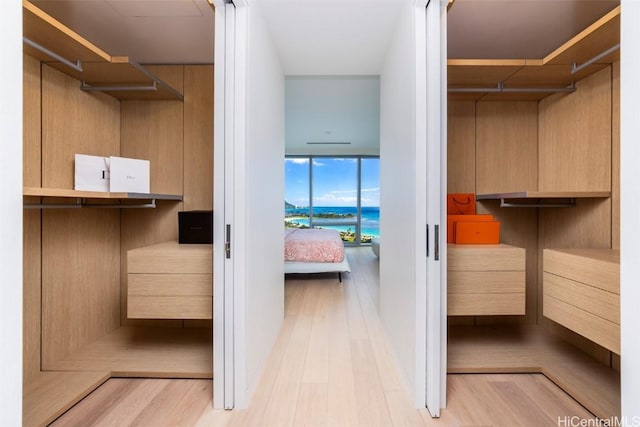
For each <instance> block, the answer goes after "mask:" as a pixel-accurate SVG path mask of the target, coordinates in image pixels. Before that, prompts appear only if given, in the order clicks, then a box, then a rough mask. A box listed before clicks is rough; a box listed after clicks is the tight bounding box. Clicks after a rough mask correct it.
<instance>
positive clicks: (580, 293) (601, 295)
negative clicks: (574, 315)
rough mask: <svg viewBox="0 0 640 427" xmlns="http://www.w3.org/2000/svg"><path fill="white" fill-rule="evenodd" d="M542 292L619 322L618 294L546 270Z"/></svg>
mask: <svg viewBox="0 0 640 427" xmlns="http://www.w3.org/2000/svg"><path fill="white" fill-rule="evenodd" d="M544 294H545V296H547V295H548V296H550V297H552V298H555V299H557V300H560V301H563V302H565V303H567V304H570V305H573V306H575V307H578V308H580V309H582V310H584V311H587V312H589V313H591V314H593V315H595V316H598V317H601V318H603V319H605V320H608V321H609V322H613V323H616V324H618V325H619V324H620V295H617V294H614V293H611V292H607V291H604V290H602V289H598V288H594V287H593V286H589V285H586V284H584V283H579V282H576V281H573V280H570V279H567V278H565V277H562V276H556V275H555V274H551V273H547V272H545V273H544Z"/></svg>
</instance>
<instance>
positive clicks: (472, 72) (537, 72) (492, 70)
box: [447, 6, 620, 101]
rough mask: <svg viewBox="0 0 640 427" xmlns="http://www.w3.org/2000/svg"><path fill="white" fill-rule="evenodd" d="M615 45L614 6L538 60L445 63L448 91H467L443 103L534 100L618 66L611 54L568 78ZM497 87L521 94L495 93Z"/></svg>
mask: <svg viewBox="0 0 640 427" xmlns="http://www.w3.org/2000/svg"><path fill="white" fill-rule="evenodd" d="M619 43H620V6H618V7H616V8H615V9H613V10H612V11H610V12H609V13H607V14H606V15H605V16H603V17H602V18H600V19H599V20H597V21H596V22H594V23H593V24H592V25H590V26H589V27H587V28H586V29H585V30H583V31H581V32H580V33H579V34H577V35H576V36H575V37H573V38H572V39H571V40H569V41H567V42H566V43H564V44H563V45H562V46H560V47H558V48H557V49H556V50H554V51H553V52H551V53H550V54H549V55H547V56H546V57H544V58H542V59H449V60H448V62H447V65H448V66H447V70H448V76H447V79H448V85H449V88H450V89H460V88H465V89H467V90H469V89H470V90H471V91H468V92H450V93H449V99H450V100H480V99H482V100H483V101H485V100H486V101H490V100H513V101H531V100H540V99H543V98H545V97H547V96H549V95H551V94H553V93H555V92H556V91H554V90H553V89H560V88H566V87H569V86H570V85H572V84H574V83H576V82H578V81H580V80H582V79H584V78H585V77H588V76H590V75H592V74H594V73H597V72H598V71H600V70H602V69H603V68H605V67H606V66H607V65H609V64H611V63H613V62H616V61H618V60H619V59H620V51H619V50H615V51H613V52H611V53H609V54H608V55H606V56H603V57H601V58H599V59H598V60H597V61H596V62H594V63H593V64H591V65H589V66H586V67H584V68H582V69H580V70H579V71H577V72H575V73H572V70H573V66H574V64H576V66H578V67H579V66H581V65H582V64H585V63H586V62H588V61H591V60H592V59H593V58H595V57H597V56H599V55H600V54H602V53H603V52H606V51H607V50H609V49H611V48H613V47H615V46H616V45H618V44H619ZM501 84H502V85H504V87H505V88H508V89H509V90H516V91H517V90H522V92H506V91H503V92H497V91H496V89H497V88H498V86H499V85H501ZM483 89H484V90H483ZM525 89H527V90H526V91H525ZM544 89H550V90H544Z"/></svg>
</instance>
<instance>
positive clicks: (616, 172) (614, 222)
mask: <svg viewBox="0 0 640 427" xmlns="http://www.w3.org/2000/svg"><path fill="white" fill-rule="evenodd" d="M612 69H613V81H612V88H611V90H612V93H611V96H612V99H611V247H612V248H613V249H620V61H618V62H615V63H613V65H612Z"/></svg>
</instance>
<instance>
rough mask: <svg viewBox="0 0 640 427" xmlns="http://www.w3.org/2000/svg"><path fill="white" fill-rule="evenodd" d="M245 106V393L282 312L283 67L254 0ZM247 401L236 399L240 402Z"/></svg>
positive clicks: (258, 372)
mask: <svg viewBox="0 0 640 427" xmlns="http://www.w3.org/2000/svg"><path fill="white" fill-rule="evenodd" d="M248 10H249V37H248V46H249V48H248V49H249V50H248V52H247V54H248V55H247V61H248V62H247V97H246V101H247V109H246V114H247V116H246V120H247V122H246V123H247V128H246V132H247V133H246V165H245V167H246V175H245V177H246V182H245V185H246V187H245V188H244V192H243V191H242V190H241V191H238V192H236V197H242V196H244V197H245V207H246V211H245V212H246V222H245V225H244V231H243V232H244V234H245V235H244V246H245V248H246V263H245V269H246V271H245V278H246V279H245V286H246V288H245V289H246V294H245V301H246V313H245V319H246V320H245V321H246V343H245V345H246V385H247V393H246V396H247V397H250V395H251V393H252V392H253V389H254V388H255V386H256V384H257V382H258V380H259V379H260V375H261V373H262V368H263V367H264V363H265V361H266V359H267V357H268V356H269V354H270V352H271V349H272V347H273V344H274V342H275V339H276V337H277V335H278V332H279V330H280V326H281V324H282V319H283V318H284V262H283V259H284V235H283V230H284V219H283V210H282V209H283V208H282V206H283V203H284V91H285V87H284V73H283V71H282V67H281V65H280V62H279V59H278V56H277V54H276V51H275V50H274V47H273V44H272V42H271V37H270V35H269V33H268V31H267V28H266V26H265V24H264V21H263V18H262V16H261V12H260V6H259V5H258V4H257V2H255V3H252V4H251V6H250V7H249V9H248ZM246 403H248V402H238V405H239V406H241V407H242V406H244V404H246Z"/></svg>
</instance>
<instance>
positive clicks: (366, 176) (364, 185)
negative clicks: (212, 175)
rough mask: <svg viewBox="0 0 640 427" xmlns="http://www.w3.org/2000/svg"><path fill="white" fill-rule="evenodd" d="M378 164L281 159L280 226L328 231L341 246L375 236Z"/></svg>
mask: <svg viewBox="0 0 640 427" xmlns="http://www.w3.org/2000/svg"><path fill="white" fill-rule="evenodd" d="M379 171H380V159H379V158H378V157H364V156H348V157H341V156H331V157H329V156H291V157H286V158H285V226H287V227H294V228H309V227H311V228H318V227H321V228H332V229H336V230H338V231H339V232H340V237H341V238H342V240H343V241H344V242H345V243H346V244H352V245H360V244H368V243H371V240H372V239H373V238H375V237H379V235H380V178H379Z"/></svg>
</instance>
